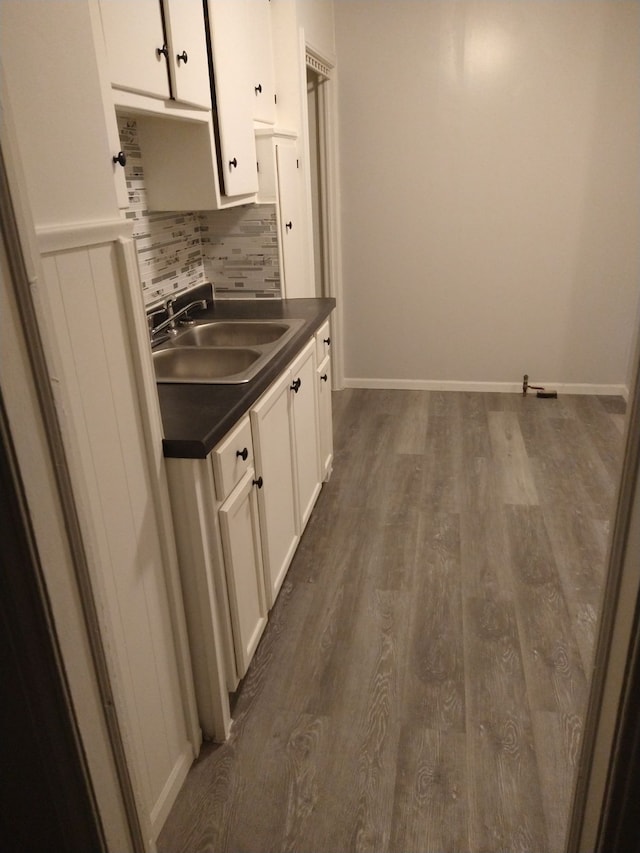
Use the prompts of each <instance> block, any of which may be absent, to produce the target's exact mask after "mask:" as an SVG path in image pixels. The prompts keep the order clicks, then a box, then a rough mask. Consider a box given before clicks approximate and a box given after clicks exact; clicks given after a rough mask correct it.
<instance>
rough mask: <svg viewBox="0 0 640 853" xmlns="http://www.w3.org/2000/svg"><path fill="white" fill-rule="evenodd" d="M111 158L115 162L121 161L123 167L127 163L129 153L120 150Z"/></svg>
mask: <svg viewBox="0 0 640 853" xmlns="http://www.w3.org/2000/svg"><path fill="white" fill-rule="evenodd" d="M111 159H112V160H113V162H114V163H119V164H120V165H121V166H122V167H123V168H124V167H125V166H126V165H127V155H126V154H125V153H124V151H118V153H117V154H114V155H113V157H112V158H111Z"/></svg>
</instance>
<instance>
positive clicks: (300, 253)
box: [276, 140, 307, 299]
mask: <svg viewBox="0 0 640 853" xmlns="http://www.w3.org/2000/svg"><path fill="white" fill-rule="evenodd" d="M276 163H277V171H278V199H279V210H280V241H281V244H282V260H283V265H284V270H283V273H284V278H283V293H282V295H283V296H286V297H287V298H289V299H291V298H292V297H297V296H306V295H307V293H306V291H307V284H306V264H305V233H304V231H305V229H304V223H303V221H302V216H301V215H300V181H299V172H298V156H297V145H296V143H295V142H294V141H293V140H280V141H279V142H278V143H277V144H276Z"/></svg>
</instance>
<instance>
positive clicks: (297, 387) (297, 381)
mask: <svg viewBox="0 0 640 853" xmlns="http://www.w3.org/2000/svg"><path fill="white" fill-rule="evenodd" d="M301 385H302V379H294V380H293V382H292V383H291V385H290V386H289V387H290V388H291V390H292V391H293V392H294V393H295V394H297V393H298V391H299V390H300V386H301Z"/></svg>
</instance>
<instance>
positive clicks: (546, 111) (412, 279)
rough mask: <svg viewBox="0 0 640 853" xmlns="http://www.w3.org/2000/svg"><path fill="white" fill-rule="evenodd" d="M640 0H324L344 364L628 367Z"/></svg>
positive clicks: (592, 377) (495, 377) (566, 373)
mask: <svg viewBox="0 0 640 853" xmlns="http://www.w3.org/2000/svg"><path fill="white" fill-rule="evenodd" d="M638 12H639V7H638V4H637V3H630V2H618V3H610V2H606V0H605V2H597V1H596V2H591V3H584V2H581V0H578V2H573V0H568V2H563V3H540V2H532V0H522V2H474V3H471V2H464V0H460V2H453V0H442V1H441V2H438V1H437V0H434V2H393V3H391V2H358V0H350V2H338V3H336V4H335V22H336V45H337V55H338V67H339V71H340V83H339V89H340V91H339V121H340V159H341V183H342V223H343V232H342V236H343V256H344V296H345V362H346V363H345V374H346V376H347V378H351V380H365V384H366V380H380V381H381V382H382V383H383V384H384V383H387V384H393V382H394V381H395V380H415V381H429V380H431V381H445V382H446V381H456V380H457V381H461V382H471V383H475V382H494V383H501V382H504V383H510V382H516V383H521V381H522V374H523V373H525V372H527V373H529V375H530V377H531V381H536V380H538V381H542V382H555V383H571V384H575V385H578V386H579V385H581V384H588V385H593V386H603V385H604V386H609V385H612V386H615V385H624V384H625V383H626V381H627V367H628V363H629V355H630V347H631V339H632V334H633V327H634V322H635V319H636V317H637V316H638V315H637V300H638V274H639V263H638V234H639V233H640V215H639V194H638V189H639V163H640V161H639V158H638V151H639V150H640V148H639V142H640V132H639V126H638V109H637V107H638V100H637V81H638V79H639V70H640V69H639V49H638V48H639V40H640V36H639V33H640V29H639V27H638V23H639V14H638ZM355 384H358V383H357V382H355ZM592 390H594V389H592Z"/></svg>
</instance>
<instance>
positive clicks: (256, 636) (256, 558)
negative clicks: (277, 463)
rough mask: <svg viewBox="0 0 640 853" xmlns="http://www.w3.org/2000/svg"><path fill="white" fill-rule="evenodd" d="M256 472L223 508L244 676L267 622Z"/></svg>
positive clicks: (237, 643) (237, 649)
mask: <svg viewBox="0 0 640 853" xmlns="http://www.w3.org/2000/svg"><path fill="white" fill-rule="evenodd" d="M256 485H257V482H256V479H255V472H254V471H253V469H252V468H250V469H249V470H248V471H247V473H246V474H245V475H244V477H243V478H242V480H241V481H240V483H239V484H238V486H237V487H236V488H235V489H234V490H233V492H232V493H231V495H230V496H229V497H228V498H227V500H226V501H225V502H224V503H223V505H222V506H221V507H220V510H219V517H220V532H221V534H222V551H223V554H224V565H225V575H226V578H227V590H228V595H229V607H230V610H231V625H232V629H233V647H234V651H235V658H236V670H237V673H238V675H239V676H240V677H242V676H243V675H244V674H245V673H246V671H247V669H248V667H249V663H250V662H251V658H252V657H253V653H254V652H255V650H256V648H257V646H258V642H259V640H260V637H261V636H262V632H263V631H264V628H265V625H266V624H267V607H266V603H265V597H264V579H263V572H262V554H261V548H260V529H259V526H258V504H257V501H256V488H255V486H256Z"/></svg>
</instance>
